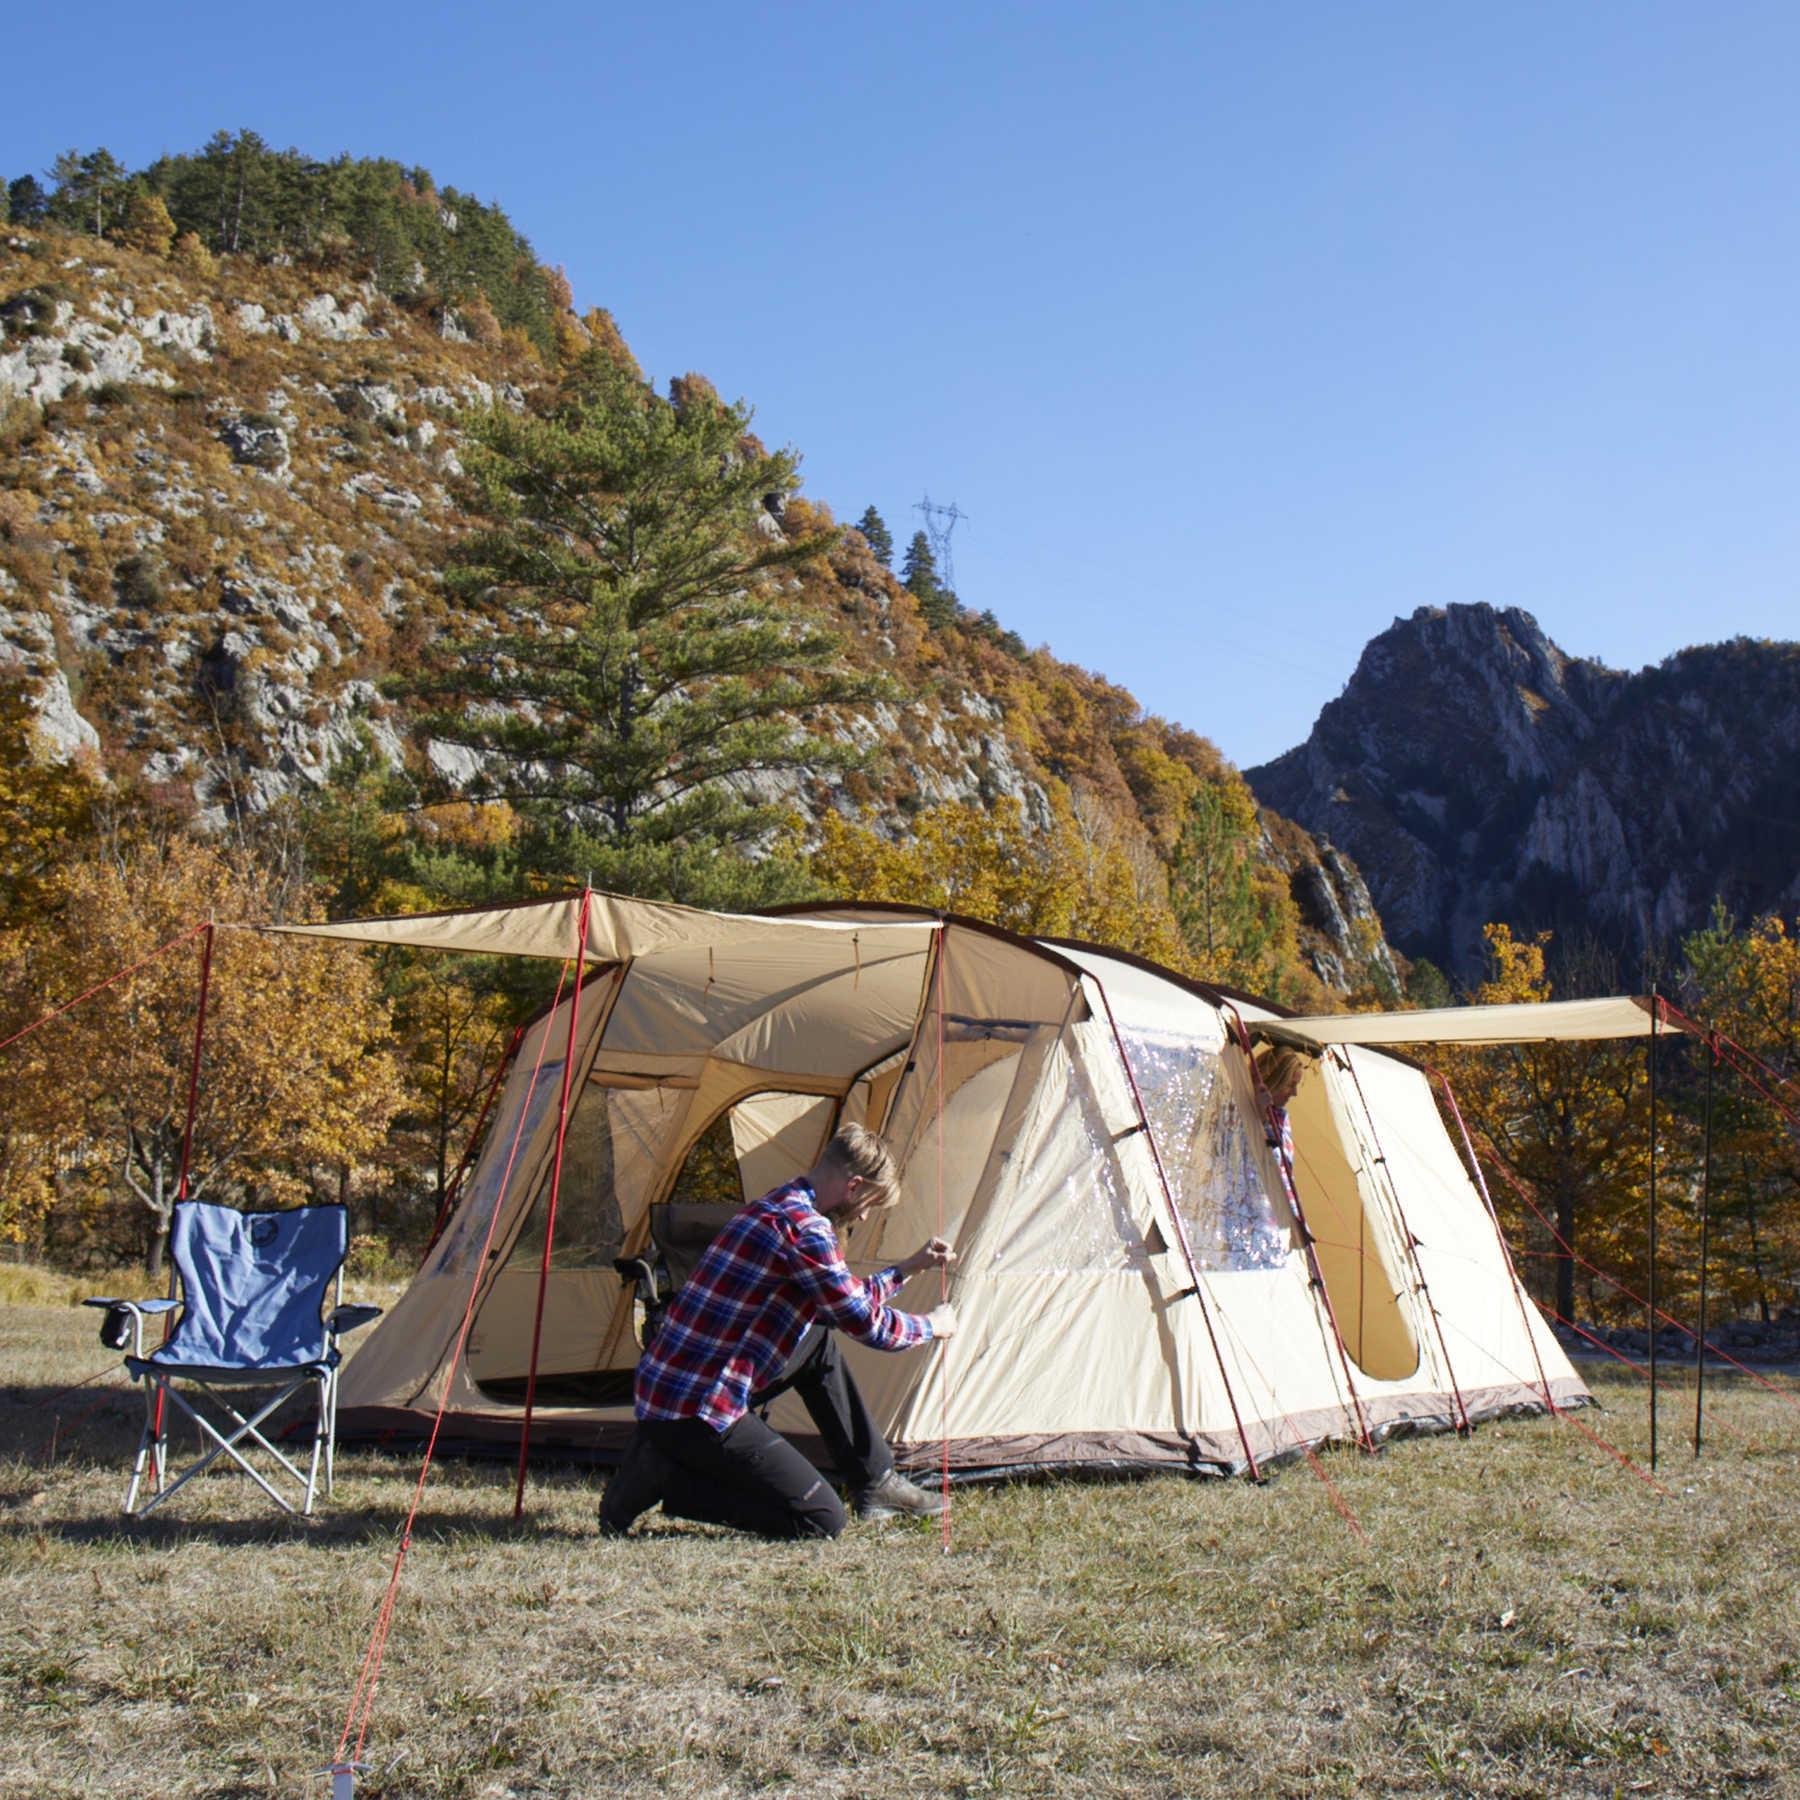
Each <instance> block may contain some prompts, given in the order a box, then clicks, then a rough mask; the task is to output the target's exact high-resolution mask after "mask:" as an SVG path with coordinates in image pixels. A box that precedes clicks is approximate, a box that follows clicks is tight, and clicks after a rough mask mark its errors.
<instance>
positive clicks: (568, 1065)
mask: <svg viewBox="0 0 1800 1800" xmlns="http://www.w3.org/2000/svg"><path fill="white" fill-rule="evenodd" d="M593 897H594V891H593V889H592V888H586V887H584V888H583V889H582V890H581V911H580V913H579V914H578V915H577V916H578V921H579V922H578V924H577V926H576V931H575V986H574V988H573V990H572V991H571V992H570V994H569V1039H568V1044H567V1047H566V1048H565V1049H564V1051H563V1072H562V1094H561V1096H560V1098H559V1099H558V1100H557V1104H556V1157H555V1160H554V1161H553V1162H552V1163H551V1165H550V1205H549V1209H548V1212H547V1213H546V1216H545V1219H544V1260H543V1263H542V1265H541V1266H540V1268H539V1269H538V1291H537V1312H536V1314H535V1316H534V1317H533V1319H532V1322H531V1362H530V1364H529V1365H528V1366H527V1368H526V1371H525V1422H524V1424H523V1426H522V1427H521V1428H520V1431H519V1480H518V1485H517V1487H516V1488H515V1489H514V1490H513V1518H514V1519H515V1520H516V1519H519V1518H521V1517H523V1516H524V1512H525V1466H526V1464H527V1462H528V1461H529V1460H530V1457H531V1415H532V1408H533V1406H534V1404H535V1402H536V1400H537V1371H538V1348H539V1346H540V1345H541V1344H542V1342H543V1337H544V1296H545V1295H546V1293H547V1292H548V1291H549V1287H550V1246H551V1244H552V1242H553V1241H554V1240H555V1237H556V1202H557V1200H558V1199H559V1198H560V1196H561V1194H562V1172H563V1144H564V1142H565V1141H566V1139H567V1138H568V1135H569V1087H570V1083H571V1082H572V1081H573V1079H574V1076H575V1047H576V1039H575V1033H576V1028H577V1026H578V1024H579V1023H580V1019H581V976H582V969H583V965H584V963H585V961H586V957H587V938H588V909H589V907H590V906H591V905H592V902H593Z"/></svg>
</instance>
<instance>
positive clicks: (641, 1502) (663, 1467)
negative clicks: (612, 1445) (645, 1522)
mask: <svg viewBox="0 0 1800 1800" xmlns="http://www.w3.org/2000/svg"><path fill="white" fill-rule="evenodd" d="M668 1471H669V1459H668V1458H667V1457H666V1456H664V1455H663V1453H662V1452H661V1451H660V1450H659V1449H657V1447H656V1446H655V1445H654V1444H653V1443H651V1442H650V1440H649V1439H648V1438H647V1437H645V1436H644V1434H643V1433H642V1432H641V1431H640V1432H639V1433H638V1434H637V1436H636V1437H634V1438H633V1439H632V1440H631V1448H630V1449H629V1450H627V1451H626V1452H625V1455H624V1458H623V1460H622V1461H621V1462H620V1464H619V1466H618V1467H617V1468H616V1469H614V1470H613V1472H612V1477H611V1479H610V1480H609V1481H608V1482H607V1484H606V1493H605V1495H604V1496H603V1497H602V1498H601V1501H600V1535H601V1536H602V1537H624V1536H626V1535H627V1534H628V1533H629V1532H630V1530H631V1528H632V1526H633V1525H634V1524H636V1523H637V1520H638V1517H639V1515H640V1514H643V1513H647V1512H648V1511H649V1510H650V1509H651V1507H653V1506H654V1505H656V1503H657V1502H658V1501H659V1500H660V1499H662V1497H663V1484H664V1481H665V1478H666V1477H667V1475H668Z"/></svg>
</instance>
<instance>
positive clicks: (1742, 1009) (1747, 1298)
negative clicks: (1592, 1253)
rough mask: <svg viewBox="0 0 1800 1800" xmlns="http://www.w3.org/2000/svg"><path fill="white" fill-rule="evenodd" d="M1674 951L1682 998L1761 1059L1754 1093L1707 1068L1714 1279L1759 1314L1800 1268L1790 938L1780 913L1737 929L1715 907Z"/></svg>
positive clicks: (1796, 1026)
mask: <svg viewBox="0 0 1800 1800" xmlns="http://www.w3.org/2000/svg"><path fill="white" fill-rule="evenodd" d="M1682 954H1683V958H1684V961H1685V965H1686V967H1685V974H1684V979H1683V983H1682V1004H1683V1005H1684V1007H1685V1008H1686V1009H1687V1010H1688V1011H1689V1012H1690V1013H1691V1014H1693V1015H1694V1016H1695V1017H1696V1018H1698V1019H1699V1021H1700V1022H1701V1023H1702V1024H1703V1025H1705V1026H1706V1027H1708V1028H1709V1029H1711V1030H1714V1031H1718V1032H1722V1033H1723V1034H1724V1035H1725V1036H1726V1037H1727V1038H1729V1039H1731V1040H1732V1042H1733V1043H1735V1044H1737V1045H1740V1046H1742V1047H1743V1049H1745V1050H1747V1051H1749V1052H1750V1054H1751V1055H1752V1056H1754V1057H1755V1058H1756V1059H1757V1061H1758V1063H1760V1064H1761V1065H1762V1070H1761V1071H1759V1072H1758V1074H1757V1083H1759V1084H1760V1087H1761V1089H1762V1090H1763V1091H1761V1092H1759V1091H1758V1086H1757V1085H1753V1084H1752V1082H1751V1081H1749V1080H1747V1079H1745V1078H1744V1076H1743V1074H1742V1073H1740V1072H1737V1071H1735V1070H1734V1069H1732V1068H1730V1067H1728V1066H1727V1067H1724V1068H1721V1069H1720V1070H1719V1071H1717V1072H1716V1080H1715V1083H1714V1119H1713V1184H1712V1193H1711V1196H1710V1198H1711V1212H1712V1219H1713V1242H1712V1248H1713V1251H1714V1256H1713V1267H1714V1270H1715V1278H1716V1279H1718V1281H1719V1285H1720V1286H1721V1287H1722V1288H1723V1290H1724V1291H1725V1293H1726V1294H1727V1296H1728V1297H1729V1298H1730V1299H1731V1300H1733V1301H1735V1302H1736V1303H1737V1304H1738V1305H1740V1306H1744V1307H1749V1306H1752V1305H1754V1306H1755V1308H1756V1309H1757V1310H1758V1311H1759V1312H1760V1313H1761V1315H1762V1317H1763V1318H1765V1319H1767V1318H1768V1317H1769V1316H1770V1313H1771V1310H1772V1306H1771V1294H1772V1293H1773V1292H1776V1291H1778V1290H1779V1289H1781V1288H1783V1287H1791V1284H1792V1282H1793V1278H1794V1273H1795V1271H1796V1270H1797V1269H1800V1204H1797V1203H1800V1127H1796V1125H1795V1124H1794V1122H1793V1118H1792V1116H1791V1115H1792V1114H1793V1113H1800V936H1797V935H1796V933H1795V932H1794V930H1793V929H1792V928H1791V927H1790V925H1789V924H1788V922H1787V921H1786V920H1784V919H1783V918H1781V917H1780V916H1779V915H1778V914H1767V915H1765V916H1764V917H1762V918H1759V919H1756V920H1754V921H1752V923H1751V924H1750V925H1749V926H1748V927H1744V928H1740V927H1738V926H1737V925H1736V923H1735V922H1734V921H1733V920H1732V918H1731V917H1730V915H1729V914H1728V913H1727V912H1726V910H1725V909H1724V907H1723V906H1715V907H1714V909H1713V915H1712V918H1711V919H1710V920H1709V921H1708V923H1707V925H1706V926H1705V928H1704V929H1702V930H1700V931H1697V932H1694V933H1692V934H1691V935H1690V936H1689V937H1687V938H1686V939H1685V940H1684V941H1683V943H1682ZM1703 1066H1704V1065H1702V1067H1703ZM1695 1085H1696V1084H1695V1082H1694V1081H1692V1080H1690V1081H1689V1082H1688V1084H1687V1093H1686V1095H1685V1099H1686V1103H1687V1106H1688V1110H1689V1112H1690V1114H1691V1113H1692V1112H1693V1111H1694V1109H1695V1104H1696V1099H1697V1098H1699V1101H1700V1104H1701V1105H1703V1104H1704V1099H1703V1094H1702V1096H1696V1094H1695V1092H1694V1088H1695ZM1783 1108H1786V1109H1787V1110H1786V1111H1784V1110H1783Z"/></svg>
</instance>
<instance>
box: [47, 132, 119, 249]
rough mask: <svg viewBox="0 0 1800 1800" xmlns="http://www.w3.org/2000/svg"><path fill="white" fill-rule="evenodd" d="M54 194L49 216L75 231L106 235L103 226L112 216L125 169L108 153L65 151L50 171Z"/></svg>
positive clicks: (98, 235)
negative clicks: (54, 183) (54, 187)
mask: <svg viewBox="0 0 1800 1800" xmlns="http://www.w3.org/2000/svg"><path fill="white" fill-rule="evenodd" d="M50 173H51V175H52V177H53V178H54V179H55V182H56V193H55V196H54V197H53V198H52V200H51V202H50V211H51V213H52V214H53V215H54V216H55V217H57V218H58V219H60V220H62V221H63V222H64V223H65V224H68V225H72V226H74V227H75V228H76V229H77V230H78V231H91V232H92V233H93V234H94V236H95V237H104V236H105V235H106V222H107V220H108V219H110V218H112V217H113V216H114V212H115V206H114V202H115V200H116V198H117V195H118V190H119V188H120V186H121V185H122V184H123V183H124V180H125V166H124V164H122V163H121V162H120V161H119V160H118V158H117V157H115V156H114V155H113V153H112V152H111V151H110V150H106V149H99V150H90V151H88V152H87V154H86V155H83V154H82V153H81V152H80V151H79V150H65V151H64V152H63V153H62V155H61V156H59V157H58V158H57V159H56V162H55V164H54V165H53V167H52V168H51V171H50Z"/></svg>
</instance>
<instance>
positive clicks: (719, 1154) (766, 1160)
mask: <svg viewBox="0 0 1800 1800" xmlns="http://www.w3.org/2000/svg"><path fill="white" fill-rule="evenodd" d="M836 1112H837V1101H836V1100H835V1099H834V1098H833V1097H832V1096H831V1095H829V1094H791V1093H787V1092H784V1091H779V1090H767V1091H764V1092H760V1093H755V1094H746V1095H745V1096H744V1097H743V1098H742V1099H741V1100H738V1101H737V1102H735V1103H734V1104H733V1105H731V1106H728V1107H727V1108H726V1109H725V1110H724V1111H723V1112H722V1113H720V1114H719V1116H718V1117H717V1118H716V1119H714V1120H713V1122H712V1123H711V1124H710V1125H708V1126H707V1128H706V1129H705V1130H704V1131H703V1132H701V1134H700V1135H699V1137H697V1138H696V1139H695V1140H694V1143H693V1146H692V1147H691V1148H690V1149H689V1151H688V1153H687V1157H686V1159H685V1160H684V1161H683V1163H682V1165H681V1173H680V1174H679V1175H677V1176H676V1177H675V1185H674V1187H673V1188H672V1189H671V1190H670V1193H669V1198H670V1199H671V1200H683V1201H687V1200H695V1201H707V1202H711V1203H714V1204H717V1205H723V1206H742V1205H743V1204H744V1202H745V1201H747V1200H754V1199H756V1198H757V1197H758V1196H759V1195H762V1194H766V1193H768V1192H769V1190H770V1189H771V1188H776V1187H779V1186H780V1185H781V1184H782V1183H783V1182H784V1181H792V1180H793V1179H794V1177H795V1176H796V1175H804V1174H805V1173H806V1171H807V1170H808V1169H810V1168H811V1167H812V1166H813V1164H814V1163H815V1162H816V1161H817V1160H818V1156H819V1152H820V1151H821V1150H822V1149H823V1148H824V1147H825V1138H826V1134H827V1133H828V1132H829V1131H830V1129H831V1121H832V1118H833V1116H834V1115H835V1114H836Z"/></svg>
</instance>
